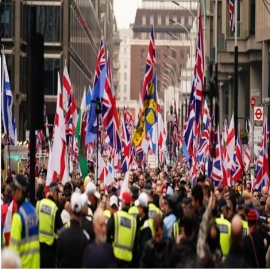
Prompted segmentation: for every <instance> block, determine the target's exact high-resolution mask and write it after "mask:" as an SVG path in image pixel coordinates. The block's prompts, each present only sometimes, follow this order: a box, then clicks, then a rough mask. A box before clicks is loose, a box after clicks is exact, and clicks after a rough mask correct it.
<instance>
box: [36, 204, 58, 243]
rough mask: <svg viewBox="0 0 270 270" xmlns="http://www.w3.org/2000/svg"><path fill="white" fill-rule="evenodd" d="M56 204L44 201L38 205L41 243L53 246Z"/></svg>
mask: <svg viewBox="0 0 270 270" xmlns="http://www.w3.org/2000/svg"><path fill="white" fill-rule="evenodd" d="M57 209H58V208H57V206H56V204H55V203H54V202H53V201H52V200H49V199H42V200H41V201H40V202H38V203H37V213H38V217H39V242H40V243H44V244H46V245H48V246H51V245H52V244H53V242H54V239H55V232H54V230H55V228H54V225H55V216H56V211H57Z"/></svg>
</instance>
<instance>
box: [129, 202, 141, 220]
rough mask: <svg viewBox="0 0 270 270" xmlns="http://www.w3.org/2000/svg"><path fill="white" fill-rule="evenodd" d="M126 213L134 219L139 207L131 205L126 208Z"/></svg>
mask: <svg viewBox="0 0 270 270" xmlns="http://www.w3.org/2000/svg"><path fill="white" fill-rule="evenodd" d="M128 213H129V214H130V215H131V216H133V217H134V218H135V219H136V218H137V216H138V214H139V209H138V207H137V206H135V205H134V206H131V207H130V208H129V210H128Z"/></svg>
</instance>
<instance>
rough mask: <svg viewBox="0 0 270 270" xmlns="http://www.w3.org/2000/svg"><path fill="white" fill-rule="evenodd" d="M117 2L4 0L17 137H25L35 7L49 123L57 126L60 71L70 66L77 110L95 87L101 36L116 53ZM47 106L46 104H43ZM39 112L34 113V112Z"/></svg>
mask: <svg viewBox="0 0 270 270" xmlns="http://www.w3.org/2000/svg"><path fill="white" fill-rule="evenodd" d="M112 4H113V3H112V0H107V1H102V2H100V1H97V0H80V1H75V0H70V1H61V0H55V1H39V0H33V1H12V0H2V1H1V11H2V13H1V24H0V27H1V37H2V43H3V45H4V48H5V53H6V59H7V65H8V70H9V75H10V80H11V87H12V91H13V101H14V115H15V119H16V123H17V129H18V138H19V139H20V140H23V139H25V132H26V126H25V123H26V121H27V114H26V113H27V110H26V107H27V101H26V92H27V91H26V90H27V72H28V71H27V55H26V52H27V38H28V34H29V30H30V28H29V22H30V5H36V7H37V18H36V28H37V32H39V33H41V34H43V35H44V40H45V44H44V45H45V52H44V57H45V62H44V92H45V103H46V107H47V115H48V119H49V123H53V122H54V115H55V111H56V110H55V108H56V98H57V96H56V95H57V73H58V72H60V76H62V73H63V67H64V64H65V62H66V63H67V66H68V71H69V75H70V78H71V82H72V87H73V90H74V93H75V98H76V103H77V106H79V105H80V103H81V98H82V94H83V90H84V87H88V85H92V81H93V77H94V71H95V62H96V57H97V52H98V47H99V41H100V37H101V35H102V34H104V36H105V40H106V45H108V46H107V47H108V49H109V50H110V51H111V53H113V30H112V29H113V21H114V15H113V9H112ZM105 14H106V15H105ZM40 106H43V104H40ZM33 113H34V112H33Z"/></svg>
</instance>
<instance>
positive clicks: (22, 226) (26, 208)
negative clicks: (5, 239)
mask: <svg viewBox="0 0 270 270" xmlns="http://www.w3.org/2000/svg"><path fill="white" fill-rule="evenodd" d="M9 247H10V248H12V249H13V250H14V251H15V252H16V253H17V254H18V255H19V256H20V257H21V263H22V268H40V253H39V240H38V216H37V212H36V210H35V208H34V206H33V205H32V204H31V203H28V202H24V203H23V204H22V205H21V206H20V208H19V210H18V212H17V213H14V214H13V217H12V225H11V233H10V242H9Z"/></svg>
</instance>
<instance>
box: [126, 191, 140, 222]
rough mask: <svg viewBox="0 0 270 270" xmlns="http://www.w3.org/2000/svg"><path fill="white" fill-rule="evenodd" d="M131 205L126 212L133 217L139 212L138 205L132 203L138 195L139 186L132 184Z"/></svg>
mask: <svg viewBox="0 0 270 270" xmlns="http://www.w3.org/2000/svg"><path fill="white" fill-rule="evenodd" d="M130 191H131V207H130V208H129V210H128V213H129V214H130V215H132V216H133V217H134V218H135V219H137V216H138V214H139V210H138V207H137V206H135V205H134V202H135V201H136V200H137V199H138V196H139V188H137V187H135V186H132V187H131V190H130Z"/></svg>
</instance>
